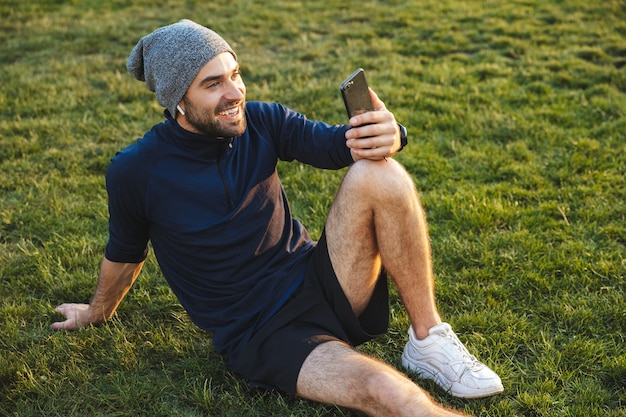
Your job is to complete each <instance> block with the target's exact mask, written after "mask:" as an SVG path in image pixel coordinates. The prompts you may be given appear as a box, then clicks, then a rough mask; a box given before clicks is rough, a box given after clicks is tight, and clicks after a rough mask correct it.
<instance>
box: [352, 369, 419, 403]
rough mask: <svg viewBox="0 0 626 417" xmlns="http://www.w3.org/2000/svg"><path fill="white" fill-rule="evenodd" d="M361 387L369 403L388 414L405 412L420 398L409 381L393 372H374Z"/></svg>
mask: <svg viewBox="0 0 626 417" xmlns="http://www.w3.org/2000/svg"><path fill="white" fill-rule="evenodd" d="M363 387H364V388H365V392H366V393H367V397H368V398H369V400H370V401H371V403H372V404H377V406H378V407H380V408H382V409H386V410H387V411H388V412H391V411H392V410H396V409H404V410H406V408H407V407H410V404H412V403H413V402H414V400H415V398H419V396H420V392H419V391H418V390H416V386H415V385H414V384H413V383H412V382H411V381H409V380H406V379H404V378H402V377H401V376H399V375H397V374H395V373H393V372H386V371H380V372H374V373H372V374H370V375H369V376H368V377H367V378H366V380H365V381H364V385H363Z"/></svg>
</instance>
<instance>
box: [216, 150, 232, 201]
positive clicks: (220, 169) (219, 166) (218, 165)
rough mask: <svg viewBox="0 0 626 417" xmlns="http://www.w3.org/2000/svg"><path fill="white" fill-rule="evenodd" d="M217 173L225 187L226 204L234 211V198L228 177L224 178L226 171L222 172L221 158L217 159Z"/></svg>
mask: <svg viewBox="0 0 626 417" xmlns="http://www.w3.org/2000/svg"><path fill="white" fill-rule="evenodd" d="M228 147H229V148H231V147H232V143H229V144H228ZM217 172H218V173H219V175H220V179H221V180H222V186H223V187H224V192H225V193H226V204H227V205H228V208H229V209H230V210H232V209H233V208H234V207H235V204H234V203H233V198H232V196H231V194H230V189H229V188H228V183H227V182H226V177H225V176H224V171H223V170H222V158H221V157H218V158H217Z"/></svg>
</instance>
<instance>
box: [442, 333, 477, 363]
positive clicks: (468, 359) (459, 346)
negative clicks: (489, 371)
mask: <svg viewBox="0 0 626 417" xmlns="http://www.w3.org/2000/svg"><path fill="white" fill-rule="evenodd" d="M445 337H446V339H448V340H449V341H450V343H451V344H452V346H454V348H455V349H456V350H457V351H458V352H459V353H460V354H461V359H460V361H459V362H462V363H464V364H465V366H467V367H468V368H470V369H471V370H473V371H478V370H480V368H482V367H483V364H482V363H481V362H480V361H479V360H478V359H476V356H474V355H472V354H471V353H469V351H468V350H467V348H466V347H465V345H464V344H463V342H461V340H459V337H458V336H457V335H456V333H454V332H453V331H448V332H446V335H445Z"/></svg>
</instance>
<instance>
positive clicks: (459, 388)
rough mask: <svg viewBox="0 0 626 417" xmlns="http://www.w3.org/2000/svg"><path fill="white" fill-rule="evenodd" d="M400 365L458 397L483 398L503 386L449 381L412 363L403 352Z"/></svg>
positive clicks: (500, 390)
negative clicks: (473, 384)
mask: <svg viewBox="0 0 626 417" xmlns="http://www.w3.org/2000/svg"><path fill="white" fill-rule="evenodd" d="M402 366H403V367H405V368H406V369H408V370H410V371H413V372H415V373H416V374H417V375H418V376H419V377H420V378H422V379H430V380H432V381H435V383H436V384H437V385H439V387H441V388H442V389H443V390H444V391H446V392H448V393H450V394H451V395H453V396H455V397H458V398H468V399H472V398H485V397H491V396H492V395H496V394H500V393H501V392H503V391H504V387H503V386H502V385H496V386H493V387H489V388H484V389H470V388H467V387H465V386H463V385H461V384H459V383H458V382H450V381H448V380H447V379H446V378H445V377H444V376H443V375H441V374H435V373H433V372H431V371H430V369H427V368H422V367H420V366H419V365H416V364H414V363H412V362H411V361H410V360H409V359H407V357H406V355H405V354H404V352H403V353H402Z"/></svg>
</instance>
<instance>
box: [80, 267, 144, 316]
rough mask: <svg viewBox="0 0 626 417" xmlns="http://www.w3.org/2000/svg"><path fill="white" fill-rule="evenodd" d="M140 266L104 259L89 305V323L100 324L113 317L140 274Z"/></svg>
mask: <svg viewBox="0 0 626 417" xmlns="http://www.w3.org/2000/svg"><path fill="white" fill-rule="evenodd" d="M142 266H143V262H140V263H119V262H112V261H109V260H108V259H106V258H104V260H103V261H102V264H101V265H100V273H99V275H98V284H97V286H96V291H95V292H94V295H93V297H92V299H91V302H90V303H89V310H90V316H89V321H90V323H94V324H97V323H101V322H103V321H105V320H108V319H109V318H111V316H113V313H115V310H116V309H117V306H118V305H119V304H120V302H121V301H122V299H123V298H124V296H125V295H126V293H128V290H129V289H130V287H131V286H132V285H133V282H134V281H135V279H136V278H137V276H138V275H139V272H141V268H142Z"/></svg>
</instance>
